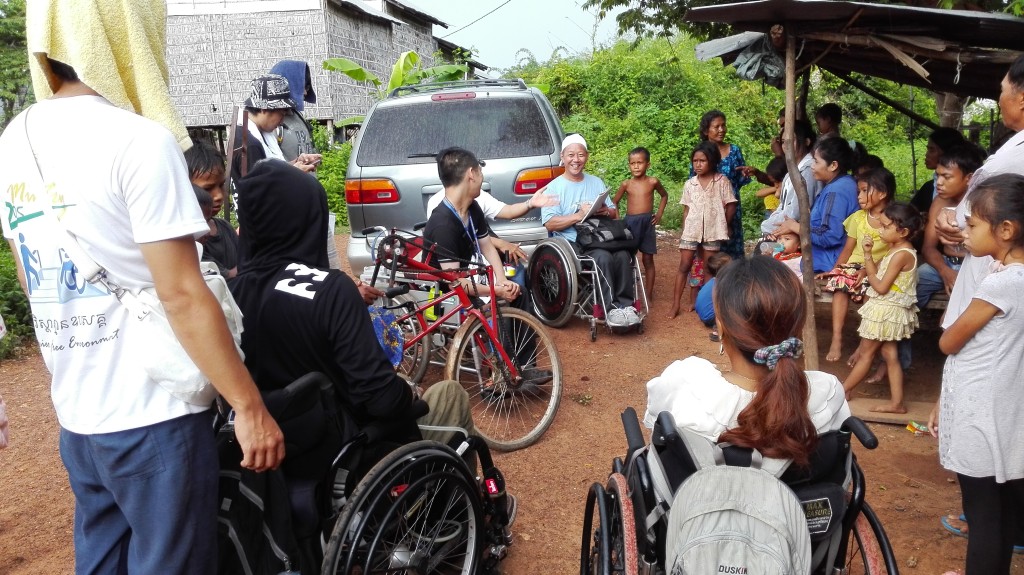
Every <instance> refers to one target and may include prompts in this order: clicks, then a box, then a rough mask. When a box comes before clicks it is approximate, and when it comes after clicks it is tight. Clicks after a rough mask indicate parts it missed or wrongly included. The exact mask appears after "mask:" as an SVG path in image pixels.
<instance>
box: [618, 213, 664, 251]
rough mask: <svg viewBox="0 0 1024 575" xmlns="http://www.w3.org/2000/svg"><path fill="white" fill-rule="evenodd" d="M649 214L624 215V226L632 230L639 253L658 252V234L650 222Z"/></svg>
mask: <svg viewBox="0 0 1024 575" xmlns="http://www.w3.org/2000/svg"><path fill="white" fill-rule="evenodd" d="M652 217H653V216H651V214H633V215H627V216H626V217H625V220H626V227H627V228H629V231H631V232H633V237H634V238H636V239H637V241H638V244H639V245H638V249H639V250H640V252H641V253H645V254H656V253H658V241H657V240H658V235H657V233H656V232H655V231H654V225H653V224H651V218H652Z"/></svg>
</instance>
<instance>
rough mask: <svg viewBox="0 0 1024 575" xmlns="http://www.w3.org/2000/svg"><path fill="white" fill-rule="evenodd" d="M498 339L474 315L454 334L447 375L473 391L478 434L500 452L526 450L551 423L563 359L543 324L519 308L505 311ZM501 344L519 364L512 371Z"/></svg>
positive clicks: (474, 420)
mask: <svg viewBox="0 0 1024 575" xmlns="http://www.w3.org/2000/svg"><path fill="white" fill-rule="evenodd" d="M498 332H499V334H500V341H498V340H494V339H491V337H490V335H489V334H488V332H487V330H486V329H485V328H484V324H483V322H481V321H480V319H479V318H478V317H477V316H470V317H469V319H468V320H466V322H465V323H464V324H462V326H461V327H460V328H459V331H458V332H456V334H455V338H454V341H453V342H452V346H451V348H450V353H449V355H448V365H447V367H446V369H445V378H447V379H454V380H455V381H458V382H459V383H460V384H461V385H462V387H463V389H465V390H466V392H467V393H469V398H470V401H469V403H470V409H471V410H472V413H473V422H474V423H475V425H476V429H477V434H478V435H479V436H480V437H482V438H483V439H484V441H486V442H487V445H488V446H490V447H491V448H492V449H496V450H498V451H514V450H516V449H522V448H524V447H526V446H528V445H531V444H533V443H534V442H535V441H537V440H538V439H539V438H540V436H541V435H543V434H544V432H545V431H546V430H547V428H548V427H550V426H551V422H552V421H554V419H555V412H556V411H557V410H558V403H559V402H560V401H561V399H562V363H561V361H560V360H559V358H558V352H557V351H556V350H555V344H554V341H553V340H552V339H551V336H550V335H548V333H547V330H546V329H545V328H544V325H543V324H542V323H541V322H540V321H538V320H537V318H535V317H533V316H532V315H530V314H528V313H526V312H524V311H522V310H518V309H511V308H509V309H502V310H501V319H500V321H499V322H498ZM499 347H504V349H505V350H506V353H507V355H508V357H509V358H510V359H511V360H512V361H513V362H515V364H516V368H517V371H518V372H519V374H520V377H519V378H513V377H511V375H510V372H509V369H508V366H507V365H506V364H505V363H504V362H503V361H502V360H501V355H500V354H499V353H498V351H497V350H498V349H499Z"/></svg>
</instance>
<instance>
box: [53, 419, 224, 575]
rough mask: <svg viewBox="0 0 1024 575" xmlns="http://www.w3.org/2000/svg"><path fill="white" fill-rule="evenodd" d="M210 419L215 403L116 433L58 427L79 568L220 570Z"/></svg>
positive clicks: (129, 572)
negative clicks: (72, 502)
mask: <svg viewBox="0 0 1024 575" xmlns="http://www.w3.org/2000/svg"><path fill="white" fill-rule="evenodd" d="M212 422H213V412H212V410H210V411H206V412H203V413H197V414H193V415H186V416H183V417H178V418H175V419H171V420H169V421H164V422H161V423H157V424H154V425H150V426H147V427H141V428H138V429H130V430H127V431H119V432H114V433H101V434H94V435H81V434H78V433H72V432H70V431H68V430H66V429H61V431H60V454H61V458H62V459H63V461H64V466H65V467H66V468H67V470H68V479H69V480H70V482H71V490H72V491H73V492H74V494H75V573H76V574H77V575H107V574H111V575H115V574H116V575H135V574H139V575H150V574H154V573H166V574H183V575H184V574H186V573H187V574H190V575H191V574H198V575H204V574H213V573H215V572H216V569H217V477H218V463H217V451H216V446H215V444H214V434H213V429H212Z"/></svg>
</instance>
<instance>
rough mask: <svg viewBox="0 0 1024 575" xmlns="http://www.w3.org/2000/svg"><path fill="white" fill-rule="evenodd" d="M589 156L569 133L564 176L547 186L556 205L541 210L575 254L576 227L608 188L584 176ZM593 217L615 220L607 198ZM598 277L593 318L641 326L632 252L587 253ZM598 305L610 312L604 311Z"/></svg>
mask: <svg viewBox="0 0 1024 575" xmlns="http://www.w3.org/2000/svg"><path fill="white" fill-rule="evenodd" d="M589 157H590V155H589V152H588V150H587V142H586V140H584V139H583V136H580V135H579V134H570V135H568V136H566V137H565V139H564V140H562V164H563V165H564V166H565V173H563V174H562V175H561V176H559V177H558V178H555V179H554V180H552V181H551V183H550V184H548V187H547V193H548V194H550V195H557V196H558V197H559V203H558V205H556V206H550V207H545V208H543V209H542V210H541V222H543V223H544V227H546V228H547V229H548V231H549V232H551V234H552V235H556V236H561V237H564V238H565V239H566V240H568V241H569V243H570V245H572V248H573V250H574V251H575V252H576V254H577V255H581V254H582V253H583V250H582V248H581V247H580V245H579V244H578V243H576V228H575V226H576V224H578V223H580V222H581V221H583V219H584V217H585V216H586V214H587V211H588V210H589V209H590V206H591V204H593V202H594V201H595V200H596V199H597V198H598V196H600V195H601V193H602V192H604V191H605V190H606V189H607V186H605V184H604V182H603V181H601V178H598V177H597V176H594V175H591V174H587V173H584V171H583V170H584V168H586V166H587V159H588V158H589ZM595 215H598V216H604V217H610V218H613V219H615V218H618V217H619V215H618V210H617V209H616V208H615V205H614V204H612V201H611V200H610V199H607V198H606V199H605V205H604V207H602V208H600V209H599V210H597V212H595ZM586 255H587V256H588V257H590V258H593V260H594V263H595V264H596V265H597V268H598V270H599V272H600V273H599V277H600V284H601V285H600V299H599V300H598V301H597V303H595V304H594V309H593V314H592V315H593V316H594V317H595V318H596V319H598V320H606V321H607V323H608V325H609V326H613V327H632V326H636V325H639V324H640V315H639V313H638V312H637V309H636V307H634V306H635V303H636V293H635V284H634V278H633V268H632V266H633V253H632V251H629V250H617V251H608V250H604V249H591V250H588V251H587V253H586ZM601 302H604V305H607V306H608V308H609V309H603V308H602V304H601Z"/></svg>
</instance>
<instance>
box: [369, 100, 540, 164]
mask: <svg viewBox="0 0 1024 575" xmlns="http://www.w3.org/2000/svg"><path fill="white" fill-rule="evenodd" d="M359 137H360V138H361V139H362V141H361V142H360V143H359V155H358V157H357V158H356V163H358V164H359V165H360V166H364V167H369V166H395V165H404V164H426V163H433V162H434V158H433V154H436V153H437V152H439V151H441V150H443V149H444V148H447V147H450V146H459V147H462V148H466V149H467V150H469V151H471V152H473V153H474V154H476V156H477V157H478V158H480V159H481V160H491V159H501V158H521V157H526V156H546V155H549V154H551V153H552V152H554V143H553V142H552V140H551V133H550V132H549V131H548V126H547V124H546V123H545V122H544V117H543V116H542V115H541V111H540V109H539V108H538V106H537V104H536V102H534V101H533V99H532V98H475V99H471V100H450V101H430V102H422V103H416V104H410V105H407V106H390V107H379V108H377V110H376V111H375V112H374V113H373V114H372V115H371V116H370V120H369V121H368V122H367V123H366V125H365V126H364V127H363V133H362V134H360V136H359Z"/></svg>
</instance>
